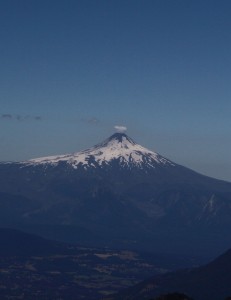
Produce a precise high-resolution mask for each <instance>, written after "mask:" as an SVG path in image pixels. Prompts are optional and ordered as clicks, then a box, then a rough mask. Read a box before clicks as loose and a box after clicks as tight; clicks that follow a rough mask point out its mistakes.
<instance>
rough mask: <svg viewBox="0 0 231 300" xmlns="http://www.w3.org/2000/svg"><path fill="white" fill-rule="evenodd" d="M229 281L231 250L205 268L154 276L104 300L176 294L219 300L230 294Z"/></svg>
mask: <svg viewBox="0 0 231 300" xmlns="http://www.w3.org/2000/svg"><path fill="white" fill-rule="evenodd" d="M230 279H231V250H228V251H227V252H226V253H224V254H223V255H221V256H219V257H218V258H216V259H215V260H214V261H212V262H211V263H209V264H207V265H205V266H202V267H199V268H194V269H187V270H182V271H178V272H173V273H167V274H164V275H160V276H156V277H153V278H152V279H149V280H146V281H144V282H143V283H140V284H138V285H136V286H134V287H132V288H130V289H128V290H125V291H124V292H121V293H120V294H118V295H115V296H114V297H108V298H105V299H108V300H109V299H110V300H119V299H120V300H121V299H123V300H145V299H154V297H157V296H158V295H161V294H167V293H173V292H176V291H179V292H181V293H185V294H187V295H189V296H191V297H192V298H193V299H194V300H222V299H226V298H227V297H228V296H230V295H231V285H230Z"/></svg>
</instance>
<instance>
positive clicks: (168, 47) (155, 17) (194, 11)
mask: <svg viewBox="0 0 231 300" xmlns="http://www.w3.org/2000/svg"><path fill="white" fill-rule="evenodd" d="M230 100H231V2H230V1H229V0H227V1H225V0H222V1H203V0H201V1H198V0H194V1H190V0H174V1H172V0H152V1H151V0H140V1H137V0H123V1H121V0H107V1H106V0H105V1H101V0H98V1H96V0H94V1H93V0H82V1H77V0H75V1H72V0H67V1H64V0H63V1H59V0H56V1H53V0H46V1H44V0H40V1H35V0H23V1H17V0H2V1H0V144H1V147H0V161H6V160H25V159H29V158H32V157H39V156H46V155H52V154H60V153H69V152H73V151H78V150H82V149H85V148H86V147H89V146H92V145H94V144H95V143H97V142H99V141H101V140H103V139H105V138H106V137H108V136H109V135H111V134H112V133H113V132H114V131H113V127H114V125H125V126H127V128H128V132H127V133H128V135H130V136H131V137H132V138H133V139H135V140H136V141H137V142H138V143H140V144H142V145H143V146H146V147H147V148H149V149H151V150H154V151H156V152H159V153H160V154H162V155H164V156H166V157H168V158H169V159H171V160H173V161H175V162H177V163H179V164H183V165H185V166H187V167H190V168H192V169H194V170H197V171H199V172H201V173H203V174H206V175H209V176H213V177H216V178H220V179H225V180H229V181H231V171H230V170H231V154H230V153H231V151H230V150H231V139H230V131H231V130H230V128H231V118H230V113H231V101H230Z"/></svg>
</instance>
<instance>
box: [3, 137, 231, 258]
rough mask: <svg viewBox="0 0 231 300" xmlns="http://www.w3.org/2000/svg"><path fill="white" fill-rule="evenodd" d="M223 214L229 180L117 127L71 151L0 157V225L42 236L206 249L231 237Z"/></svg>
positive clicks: (229, 210)
mask: <svg viewBox="0 0 231 300" xmlns="http://www.w3.org/2000/svg"><path fill="white" fill-rule="evenodd" d="M230 215H231V183H228V182H224V181H220V180H216V179H212V178H209V177H206V176H203V175H201V174H198V173H196V172H194V171H192V170H190V169H188V168H185V167H183V166H180V165H178V164H176V163H173V162H171V161H170V160H168V159H166V158H164V157H162V156H161V155H159V154H157V153H155V152H152V151H150V150H148V149H146V148H144V147H142V146H140V145H138V144H136V143H135V142H134V141H133V140H132V139H131V138H129V137H128V136H127V135H125V134H122V133H116V134H114V135H112V136H111V137H110V138H108V139H107V140H105V141H104V142H103V143H101V144H98V145H96V146H95V147H93V148H91V149H88V150H85V151H81V152H77V153H74V154H67V155H58V156H52V157H46V158H38V159H32V160H29V161H25V162H19V163H2V164H0V225H2V226H5V225H7V226H11V227H15V228H22V229H24V230H28V231H31V232H36V233H39V234H43V235H45V236H46V237H49V238H53V237H55V238H56V239H60V240H65V241H71V242H73V241H74V242H81V243H86V244H87V245H88V244H94V245H95V244H97V243H98V244H99V246H105V245H112V246H116V247H121V248H124V247H125V248H127V246H128V245H129V247H133V248H142V249H156V250H157V251H166V249H168V248H169V244H170V245H171V249H168V250H171V251H174V252H178V251H179V249H180V251H182V252H185V253H186V252H188V251H191V252H197V253H202V252H204V253H209V254H210V255H211V254H212V253H210V252H211V249H213V250H212V251H214V254H216V253H218V252H219V251H222V250H223V249H224V248H227V247H229V245H230V244H231V239H230V235H229V231H230V229H231V218H230ZM218 242H219V243H218Z"/></svg>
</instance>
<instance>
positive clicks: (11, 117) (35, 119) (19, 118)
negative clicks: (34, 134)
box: [0, 114, 42, 122]
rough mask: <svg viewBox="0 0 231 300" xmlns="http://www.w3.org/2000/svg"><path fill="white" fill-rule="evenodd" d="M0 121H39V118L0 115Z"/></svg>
mask: <svg viewBox="0 0 231 300" xmlns="http://www.w3.org/2000/svg"><path fill="white" fill-rule="evenodd" d="M0 119H1V120H8V121H10V120H12V121H19V122H22V121H41V120H42V117H41V116H31V115H13V114H1V115H0Z"/></svg>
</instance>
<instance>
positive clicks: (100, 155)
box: [24, 133, 174, 169]
mask: <svg viewBox="0 0 231 300" xmlns="http://www.w3.org/2000/svg"><path fill="white" fill-rule="evenodd" d="M60 162H66V163H67V164H69V165H71V166H72V167H73V168H79V167H84V168H85V169H87V168H89V167H94V168H96V167H103V166H106V165H110V163H112V162H117V163H118V164H119V165H120V166H121V167H126V168H129V169H130V168H134V167H138V168H144V167H147V168H155V166H156V165H157V164H162V165H171V166H174V163H172V162H171V161H169V160H168V159H166V158H164V157H162V156H160V155H159V154H158V153H155V152H153V151H150V150H148V149H146V148H144V147H142V146H141V145H138V144H136V143H135V142H134V141H133V140H132V139H131V138H130V137H128V136H127V135H126V134H125V133H115V134H113V135H112V136H111V137H109V138H108V139H106V140H105V141H103V142H102V143H100V144H97V145H96V146H94V147H92V148H90V149H87V150H84V151H80V152H75V153H72V154H65V155H56V156H48V157H41V158H36V159H31V160H29V161H26V162H24V163H26V164H29V165H38V164H52V165H57V164H58V163H60Z"/></svg>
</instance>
